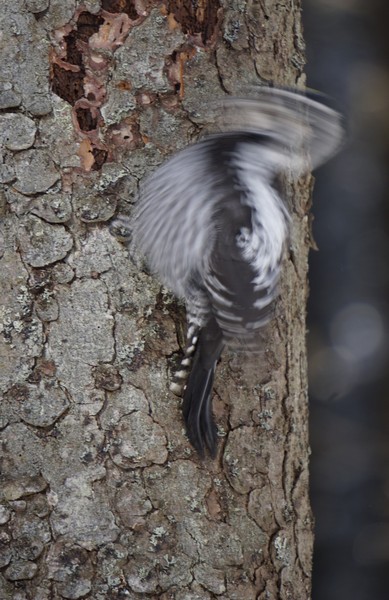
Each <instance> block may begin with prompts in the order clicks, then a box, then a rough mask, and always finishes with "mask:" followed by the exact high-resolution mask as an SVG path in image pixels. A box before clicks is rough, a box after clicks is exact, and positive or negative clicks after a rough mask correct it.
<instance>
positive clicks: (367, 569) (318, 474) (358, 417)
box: [303, 0, 389, 600]
mask: <svg viewBox="0 0 389 600" xmlns="http://www.w3.org/2000/svg"><path fill="white" fill-rule="evenodd" d="M303 19H304V28H305V39H306V43H307V58H308V65H307V69H306V71H307V75H308V86H309V87H311V88H314V89H318V90H321V91H323V92H325V93H327V94H328V95H330V96H331V97H332V98H333V99H334V100H335V104H336V105H338V106H339V108H340V109H341V110H342V111H343V112H344V113H345V115H346V121H347V128H348V139H347V143H346V145H345V147H344V149H343V151H342V152H341V154H340V155H338V156H337V157H336V158H335V159H333V160H332V161H331V162H330V163H329V164H328V165H326V166H325V167H323V168H322V169H320V170H319V172H317V174H316V184H315V191H314V203H313V214H314V218H315V220H314V224H313V231H314V237H315V240H316V243H317V245H318V247H319V252H312V253H311V260H310V286H311V296H310V304H309V307H308V327H309V331H310V332H309V337H308V348H309V364H310V401H311V446H312V460H311V493H312V503H313V510H314V514H315V518H316V542H315V555H314V581H313V596H312V597H313V600H388V599H389V418H388V417H389V344H388V315H389V311H388V300H389V198H388V196H389V192H388V189H389V174H388V171H389V169H388V167H389V28H388V23H389V2H384V1H383V0H373V1H370V2H366V1H365V0H303Z"/></svg>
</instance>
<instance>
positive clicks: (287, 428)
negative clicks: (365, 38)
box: [0, 0, 312, 600]
mask: <svg viewBox="0 0 389 600" xmlns="http://www.w3.org/2000/svg"><path fill="white" fill-rule="evenodd" d="M299 11H300V8H299V2H293V1H292V0H285V2H275V0H264V1H261V2H255V1H254V0H252V1H250V0H247V1H244V0H242V1H240V0H220V2H209V1H208V2H207V1H205V0H203V1H201V2H198V3H197V4H196V5H195V4H194V3H192V2H189V1H188V0H172V1H166V2H165V3H159V2H152V1H148V0H102V2H101V4H100V3H99V2H98V1H97V0H85V2H84V3H82V4H81V2H76V0H67V1H66V2H64V1H63V0H50V1H49V0H15V1H14V2H10V3H3V4H2V8H1V11H0V30H1V37H0V44H1V53H2V60H1V64H0V108H1V110H2V112H1V113H0V141H1V153H2V156H1V158H2V160H1V162H0V181H1V185H2V192H1V196H0V213H1V226H0V255H1V258H0V280H1V291H2V302H1V307H0V332H1V336H0V390H1V393H2V403H1V415H0V425H1V431H0V434H1V457H2V486H1V492H0V493H1V505H0V524H1V533H0V568H1V572H0V597H1V598H2V599H4V600H8V599H10V600H11V599H16V600H25V599H29V600H32V599H33V600H48V599H52V598H53V599H57V598H58V599H60V598H71V599H73V598H85V597H87V598H93V599H94V600H104V599H106V598H112V599H114V598H117V599H120V598H123V599H124V598H126V599H127V598H129V599H134V600H135V599H139V598H145V597H150V598H161V599H163V600H168V599H177V600H195V599H209V598H216V597H217V598H220V599H223V600H235V599H236V600H251V599H255V598H259V599H260V600H265V599H266V600H276V599H281V600H286V599H289V600H291V599H295V600H303V599H308V598H309V595H310V594H309V590H310V569H311V551H312V519H311V513H310V507H309V499H308V454H309V451H308V433H307V396H306V364H305V361H306V356H305V301H306V290H307V287H306V271H307V252H308V244H309V222H308V217H307V210H308V204H309V179H307V180H306V181H300V182H299V184H295V185H294V186H293V187H292V186H291V185H287V186H286V187H287V193H288V196H289V197H290V198H291V204H293V206H294V211H293V214H294V216H293V236H292V240H291V249H290V253H289V255H288V256H287V258H286V260H285V272H284V276H283V282H282V296H281V299H280V301H279V303H278V307H277V319H276V320H275V321H274V322H273V323H272V324H271V325H270V326H269V327H268V329H267V331H266V332H265V334H264V338H265V341H264V351H263V353H261V354H260V355H256V356H254V357H247V356H243V355H238V354H231V353H230V354H228V353H226V354H225V355H224V356H223V358H222V360H221V363H220V365H219V368H218V372H217V377H216V385H215V398H214V408H215V414H216V417H217V421H218V424H219V427H220V452H219V455H218V458H217V460H216V461H214V462H211V461H205V462H203V463H201V462H200V461H199V460H198V459H197V457H196V456H195V455H194V453H193V451H192V449H191V448H190V446H189V445H188V442H187V440H186V438H185V435H184V433H183V426H182V420H181V415H180V405H179V401H178V399H177V398H176V397H175V396H173V395H172V394H171V393H170V392H169V391H168V386H169V379H170V373H171V368H172V367H174V365H175V364H177V362H178V361H179V358H180V356H181V355H180V343H181V342H182V340H183V323H184V311H183V308H182V307H181V306H180V305H179V304H178V303H177V302H176V300H175V299H174V298H172V296H171V295H170V294H169V293H168V291H166V290H164V289H163V288H161V286H160V285H159V284H158V282H157V281H155V280H153V279H152V278H150V277H149V276H148V274H147V273H146V272H144V271H143V270H142V269H139V267H137V266H135V265H134V264H133V263H132V262H131V260H129V257H128V255H127V253H126V250H125V249H124V248H123V247H122V246H121V245H120V244H119V243H118V242H117V241H116V240H115V239H114V238H113V237H112V236H111V235H110V233H109V231H108V226H107V222H108V221H109V219H110V218H111V217H112V216H113V215H114V213H115V212H116V211H119V212H121V213H127V214H129V213H130V212H131V207H132V203H133V201H134V194H135V192H136V189H137V185H138V182H139V181H140V180H141V178H142V177H144V175H145V174H147V173H148V172H150V171H151V170H152V169H154V168H155V167H156V166H157V165H158V164H160V163H161V161H162V160H163V159H164V158H165V157H166V156H168V155H169V154H170V153H171V152H173V151H176V150H177V149H179V148H181V147H183V146H185V145H186V144H187V143H188V142H190V141H191V140H194V139H196V138H197V136H198V135H200V133H201V132H202V130H204V129H205V128H207V127H208V126H209V125H210V119H211V117H210V104H211V102H212V101H214V100H215V99H216V98H217V97H220V96H222V95H223V94H224V93H225V92H228V93H239V92H240V91H241V89H242V87H244V86H245V85H252V84H253V83H255V82H258V80H259V81H261V82H264V83H266V82H270V81H274V82H276V83H278V84H283V85H291V86H295V85H296V84H297V85H299V84H300V83H303V82H304V78H303V75H302V65H303V62H304V48H303V42H302V38H301V32H300V28H301V23H300V12H299ZM180 176H181V174H180V173H172V177H176V178H179V177H180Z"/></svg>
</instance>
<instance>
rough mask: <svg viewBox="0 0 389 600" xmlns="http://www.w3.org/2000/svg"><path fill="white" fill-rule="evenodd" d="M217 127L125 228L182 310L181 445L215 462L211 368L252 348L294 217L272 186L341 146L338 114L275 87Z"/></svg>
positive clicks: (236, 106)
mask: <svg viewBox="0 0 389 600" xmlns="http://www.w3.org/2000/svg"><path fill="white" fill-rule="evenodd" d="M219 128H220V129H221V130H222V131H221V132H219V133H216V134H214V135H210V136H209V137H207V138H205V139H203V140H201V141H199V142H198V143H196V144H193V145H191V146H189V147H187V148H186V149H184V150H182V151H181V152H179V153H177V154H176V155H175V156H173V157H172V158H170V159H169V160H168V161H167V162H166V163H164V164H163V165H162V166H161V167H159V168H158V169H157V170H156V171H155V172H154V173H153V174H152V175H151V176H150V177H149V178H148V179H147V180H146V181H145V182H144V183H143V185H142V187H141V190H140V194H139V199H138V203H137V206H136V210H135V215H134V218H133V221H132V224H131V228H132V235H133V242H135V244H136V246H137V247H138V248H139V249H140V251H141V252H142V253H143V254H144V255H145V256H146V259H147V261H148V264H149V266H150V268H151V270H152V271H153V272H155V273H156V274H157V275H158V276H159V278H160V280H161V281H162V282H163V283H164V285H166V286H167V287H168V288H170V290H172V291H173V292H174V293H175V294H176V295H177V296H178V297H180V298H183V299H184V300H185V303H186V307H187V316H188V345H187V349H186V351H185V357H184V359H183V361H182V367H181V369H180V370H179V372H178V373H176V375H175V377H174V381H173V384H172V389H173V391H175V392H176V393H177V392H179V391H180V390H181V389H182V387H184V385H185V378H186V377H187V381H186V386H185V388H184V393H183V414H184V420H185V424H186V430H187V434H188V437H189V440H190V441H191V443H192V444H193V446H194V447H195V448H196V450H197V451H198V452H199V454H200V455H204V451H205V449H208V451H209V452H210V454H211V455H212V456H214V455H215V453H216V447H217V429H216V426H215V423H214V419H213V416H212V402H211V398H212V386H213V378H214V372H215V367H216V363H217V361H218V359H219V357H220V354H221V352H222V350H223V347H224V346H226V345H236V343H238V344H242V345H243V346H244V347H245V348H249V347H250V346H252V345H254V344H255V339H256V334H257V332H258V330H259V329H260V328H261V327H262V326H263V325H264V324H265V323H266V322H268V320H269V319H270V318H271V315H272V305H273V301H274V299H275V297H276V295H277V284H278V280H279V275H280V268H281V262H282V258H283V253H284V249H285V245H286V242H287V239H288V235H289V227H290V217H289V214H288V210H287V207H286V204H285V202H284V200H283V199H282V198H281V196H280V194H279V192H278V191H277V189H276V187H275V186H274V181H275V178H276V177H277V175H279V174H280V173H281V172H283V171H287V172H288V173H290V174H295V175H298V174H301V173H302V172H304V171H307V170H309V168H310V167H314V166H317V165H318V164H320V163H322V162H323V161H324V160H326V159H327V158H328V157H329V156H330V155H331V154H332V153H334V151H335V150H336V149H337V147H338V145H339V143H340V141H341V138H342V127H341V123H340V116H339V115H338V113H336V112H335V111H333V110H332V109H330V108H328V107H327V106H324V105H323V104H321V103H320V102H318V101H316V100H315V99H311V98H308V97H306V96H305V95H301V94H297V93H293V92H289V91H285V90H276V89H270V88H262V89H260V90H259V91H258V93H257V96H256V98H255V99H237V98H232V99H228V100H227V101H226V102H224V104H223V107H222V109H221V111H220V118H219ZM307 152H308V153H309V157H310V159H309V161H310V162H309V161H308V160H307Z"/></svg>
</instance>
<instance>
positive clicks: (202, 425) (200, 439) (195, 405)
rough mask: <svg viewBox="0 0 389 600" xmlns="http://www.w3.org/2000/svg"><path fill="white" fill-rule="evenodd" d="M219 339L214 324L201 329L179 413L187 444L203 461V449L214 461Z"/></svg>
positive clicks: (219, 336) (217, 329)
mask: <svg viewBox="0 0 389 600" xmlns="http://www.w3.org/2000/svg"><path fill="white" fill-rule="evenodd" d="M222 347H223V344H222V336H221V331H220V329H219V327H218V326H217V324H216V321H213V320H212V321H211V322H210V323H208V324H207V325H206V327H205V328H204V329H202V330H201V332H200V334H199V338H198V341H197V346H196V350H195V353H194V357H193V362H192V366H191V372H190V375H189V377H188V381H187V385H186V388H185V392H184V397H183V405H182V412H183V416H184V421H185V426H186V431H187V435H188V438H189V441H190V442H191V444H192V445H193V447H194V448H195V449H196V450H197V452H198V453H199V455H200V456H201V457H202V458H203V457H204V455H205V450H206V449H207V450H208V452H209V454H210V455H211V456H212V458H214V457H215V456H216V451H217V427H216V425H215V421H214V418H213V414H212V388H213V380H214V375H215V368H216V363H217V361H218V359H219V357H220V354H221V351H222Z"/></svg>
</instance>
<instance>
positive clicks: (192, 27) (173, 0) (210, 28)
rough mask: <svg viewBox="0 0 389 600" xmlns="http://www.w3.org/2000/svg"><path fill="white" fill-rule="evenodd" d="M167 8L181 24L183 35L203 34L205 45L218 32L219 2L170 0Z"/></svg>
mask: <svg viewBox="0 0 389 600" xmlns="http://www.w3.org/2000/svg"><path fill="white" fill-rule="evenodd" d="M167 8H168V11H169V13H172V14H173V15H174V18H175V20H176V21H177V22H178V23H180V25H181V28H182V31H183V33H187V34H189V35H198V34H201V41H202V42H203V44H206V43H207V42H208V41H209V40H210V39H211V38H212V36H213V35H214V33H215V32H216V29H217V25H218V21H219V14H220V13H219V10H220V2H219V0H199V1H198V2H193V1H192V0H169V1H168V3H167Z"/></svg>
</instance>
